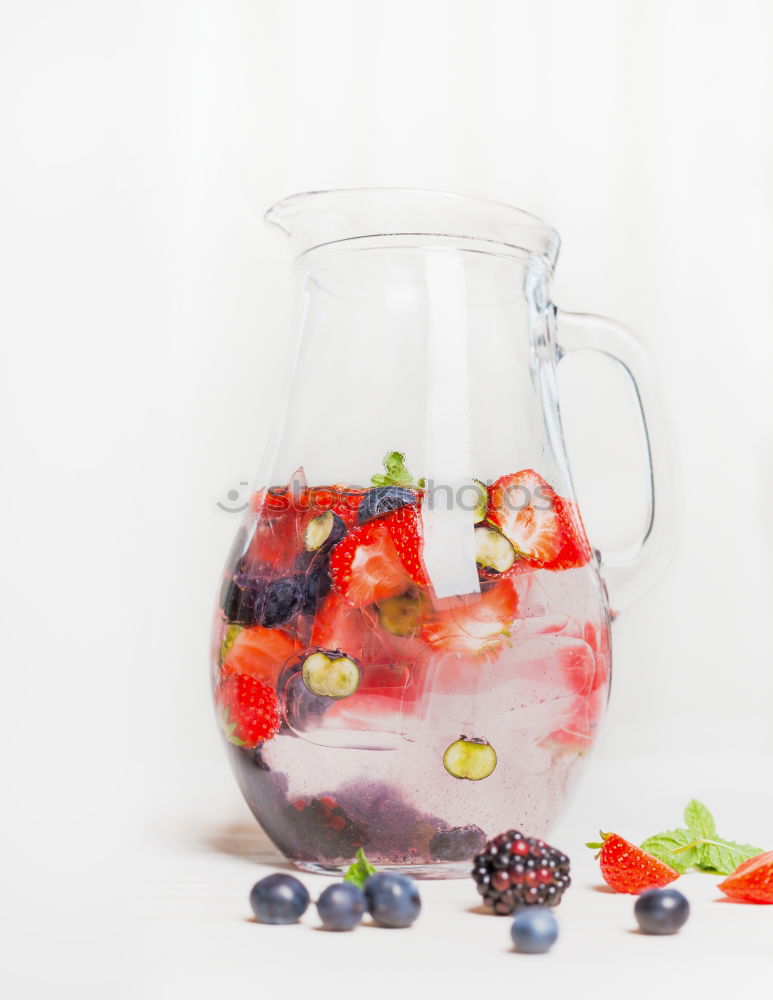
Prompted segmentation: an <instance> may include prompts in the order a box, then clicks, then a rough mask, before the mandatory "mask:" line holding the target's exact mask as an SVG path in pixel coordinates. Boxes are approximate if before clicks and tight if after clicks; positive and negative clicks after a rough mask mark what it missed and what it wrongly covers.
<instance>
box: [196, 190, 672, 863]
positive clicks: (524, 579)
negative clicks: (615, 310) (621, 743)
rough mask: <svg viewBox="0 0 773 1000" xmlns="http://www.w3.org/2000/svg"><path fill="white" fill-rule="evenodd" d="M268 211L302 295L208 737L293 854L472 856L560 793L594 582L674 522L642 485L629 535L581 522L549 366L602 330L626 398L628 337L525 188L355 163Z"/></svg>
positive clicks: (580, 708) (222, 606) (587, 659)
mask: <svg viewBox="0 0 773 1000" xmlns="http://www.w3.org/2000/svg"><path fill="white" fill-rule="evenodd" d="M266 218H267V221H268V222H270V223H272V224H273V225H276V226H278V227H279V228H280V229H281V230H283V232H284V233H286V234H287V236H288V237H289V240H290V244H291V247H292V251H293V257H294V268H295V274H296V277H297V289H298V291H297V305H298V312H297V323H296V325H295V335H294V342H293V344H292V351H293V362H292V375H291V378H289V379H288V382H287V396H286V401H285V404H284V407H283V410H282V415H281V419H280V420H279V422H278V424H277V425H276V427H275V431H274V434H273V437H272V438H271V443H270V445H269V447H268V450H267V453H266V456H265V459H264V463H263V467H262V469H261V471H260V474H259V476H258V480H257V483H256V487H255V490H254V493H253V495H252V502H251V504H250V507H249V509H248V510H247V511H246V513H245V517H244V520H243V523H242V525H241V527H240V529H239V532H238V535H237V538H236V541H235V544H234V546H233V549H232V551H231V554H230V556H229V558H228V562H227V565H226V570H225V576H224V580H223V585H222V589H221V593H220V600H219V603H218V608H217V612H216V616H215V626H214V637H213V658H212V684H213V692H214V701H215V708H216V713H217V718H218V721H219V724H220V727H221V729H222V732H223V736H224V739H225V745H226V747H227V749H228V753H229V755H230V758H231V763H232V766H233V770H234V772H235V775H236V778H237V781H238V783H239V786H240V788H241V791H242V793H243V795H244V797H245V799H246V800H247V803H248V805H249V807H250V809H251V810H252V812H253V813H254V815H255V816H256V818H257V819H258V821H259V823H260V824H261V826H262V827H263V829H264V830H265V832H266V833H267V835H268V836H269V837H270V839H271V840H272V841H273V843H274V844H275V845H276V847H277V848H278V849H279V850H280V851H281V852H282V853H283V854H284V855H285V856H286V857H287V858H289V859H291V860H292V861H293V862H294V863H295V864H296V865H297V866H298V867H300V868H303V869H306V870H309V871H316V872H337V871H341V870H342V869H344V868H345V867H346V866H348V865H349V863H350V862H351V861H352V859H353V857H354V855H355V853H356V852H357V850H358V849H359V848H363V849H364V851H365V853H366V854H367V857H368V858H369V860H370V861H371V862H373V863H374V864H376V865H378V866H380V867H383V868H387V869H396V870H406V871H409V872H410V873H411V874H414V875H419V876H434V877H447V876H454V875H461V874H467V873H468V872H469V860H470V858H472V857H473V855H475V854H476V853H477V852H478V851H479V850H480V849H481V847H482V846H483V844H484V842H485V840H486V839H487V838H489V837H492V836H495V835H497V834H499V833H501V832H503V831H505V830H508V829H511V828H518V829H521V830H523V831H524V833H525V834H527V835H529V836H540V837H541V836H543V835H544V834H546V833H547V832H548V831H549V830H550V828H551V825H552V824H553V823H554V822H555V821H556V819H557V817H558V816H559V814H560V812H561V810H562V808H563V807H564V804H565V803H566V801H567V797H568V794H569V792H570V789H571V787H572V785H573V783H574V782H575V779H576V777H577V773H578V771H579V770H580V766H581V764H582V762H583V760H584V759H585V757H586V756H587V752H588V749H589V748H590V746H591V744H592V743H593V740H594V737H595V734H596V731H597V727H598V724H599V721H600V719H601V716H602V715H603V712H604V708H605V705H606V702H607V697H608V692H609V683H610V670H611V657H610V637H609V623H610V606H609V603H608V596H607V584H608V585H609V593H610V594H611V595H612V601H613V602H614V603H613V610H614V611H617V610H618V609H619V607H620V606H621V605H622V604H623V603H625V602H627V601H628V600H630V599H631V598H632V597H633V596H636V594H637V593H638V592H639V591H640V590H641V589H642V588H643V587H645V586H646V585H647V584H648V583H649V582H650V581H651V579H652V577H653V575H654V573H655V571H656V570H657V569H658V568H659V565H660V563H661V562H662V557H663V554H664V551H665V550H666V549H667V548H668V546H667V544H666V542H665V539H664V529H663V526H661V524H660V521H661V520H662V519H661V518H660V517H659V518H658V530H657V534H656V531H655V525H654V510H655V505H654V491H651V495H650V497H649V511H648V515H647V519H646V524H645V525H644V526H643V530H642V535H641V540H640V541H638V542H637V543H636V544H634V545H632V546H631V547H630V548H629V549H628V550H626V551H625V552H618V553H603V554H602V553H599V552H598V551H596V550H594V549H593V548H592V547H591V545H590V544H589V542H588V539H587V537H586V533H585V529H584V527H583V522H582V518H581V516H580V512H579V510H578V507H577V504H576V501H575V499H574V494H573V489H572V480H571V476H570V471H569V467H568V462H567V455H566V452H565V449H564V444H563V439H562V432H561V421H560V416H559V405H558V395H557V390H556V366H557V364H558V363H559V361H560V359H561V358H562V356H563V355H564V353H565V352H566V351H569V350H575V349H579V348H592V349H595V350H600V351H602V352H605V353H606V354H608V355H611V356H612V357H613V358H615V359H616V360H618V361H619V362H620V363H621V364H622V366H623V367H624V369H625V371H626V372H627V374H628V375H629V376H630V378H631V379H632V381H633V384H634V387H635V388H636V399H637V400H638V401H639V404H640V405H641V401H642V396H643V395H644V394H646V393H649V391H650V385H649V380H648V378H647V377H646V372H647V367H646V360H645V358H644V357H643V356H642V353H641V351H640V349H639V348H638V346H637V344H636V342H635V341H634V340H633V339H632V338H631V336H630V335H629V334H627V333H626V332H625V331H624V330H622V329H621V328H620V327H619V326H617V325H616V324H614V323H612V322H611V321H609V320H604V319H600V318H598V317H590V316H577V315H570V314H566V313H563V312H561V311H559V310H558V309H556V307H555V306H554V305H553V304H552V303H551V300H550V294H549V285H550V280H551V275H552V272H553V268H554V265H555V261H556V256H557V253H558V247H559V240H558V235H557V233H556V232H555V231H554V230H552V229H551V228H550V227H548V226H547V225H545V224H544V223H542V222H541V221H540V220H538V219H537V218H535V217H533V216H531V215H529V214H527V213H525V212H523V211H520V210H518V209H515V208H511V207H509V206H506V205H501V204H497V203H494V202H488V201H483V200H479V199H474V198H467V197H462V196H457V195H450V194H440V193H434V192H425V191H410V190H388V189H384V190H350V191H327V192H314V193H309V194H301V195H296V196H295V197H292V198H288V199H286V200H285V201H282V202H280V203H279V204H277V205H275V206H274V207H273V208H272V209H270V211H269V212H268V214H267V216H266ZM634 373H635V374H634ZM648 409H649V407H648ZM650 415H651V414H650ZM641 416H642V428H643V439H644V443H645V453H646V455H647V457H648V459H649V462H650V466H649V469H650V483H652V482H653V476H652V460H653V455H654V454H655V452H656V450H657V449H656V448H655V447H654V440H653V436H654V433H655V428H654V427H653V425H652V422H651V421H650V423H649V425H648V424H647V423H645V421H644V410H643V409H642V413H641ZM660 500H661V498H659V502H660ZM602 572H603V577H602Z"/></svg>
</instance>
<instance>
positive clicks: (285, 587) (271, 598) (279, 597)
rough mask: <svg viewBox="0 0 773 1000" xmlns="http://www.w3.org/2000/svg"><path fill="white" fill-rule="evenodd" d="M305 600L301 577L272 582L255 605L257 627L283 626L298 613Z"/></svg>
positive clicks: (284, 578)
mask: <svg viewBox="0 0 773 1000" xmlns="http://www.w3.org/2000/svg"><path fill="white" fill-rule="evenodd" d="M305 598H306V595H305V591H304V587H303V577H297V576H285V577H282V578H281V579H279V580H273V581H272V582H271V583H269V584H268V586H267V587H266V589H265V591H264V593H263V595H262V599H260V598H259V599H258V602H257V603H256V618H257V623H258V625H263V626H265V627H267V628H276V627H277V626H279V625H284V624H285V623H286V622H288V621H290V619H291V618H292V617H293V615H296V614H297V613H298V612H299V611H300V609H301V607H302V606H303V602H304V600H305Z"/></svg>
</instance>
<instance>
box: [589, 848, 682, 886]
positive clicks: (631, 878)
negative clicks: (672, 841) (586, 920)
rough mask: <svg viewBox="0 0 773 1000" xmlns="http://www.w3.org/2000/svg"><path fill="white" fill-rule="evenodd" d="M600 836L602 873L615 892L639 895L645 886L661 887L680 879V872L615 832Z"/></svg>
mask: <svg viewBox="0 0 773 1000" xmlns="http://www.w3.org/2000/svg"><path fill="white" fill-rule="evenodd" d="M601 836H602V839H603V841H604V843H603V845H602V848H601V851H600V852H599V863H600V865H601V874H602V875H603V877H604V881H605V882H606V883H607V885H608V886H611V888H612V889H614V890H615V891H616V892H626V893H629V894H630V895H633V896H637V895H638V894H639V893H640V892H644V890H645V889H660V888H662V887H663V886H664V885H668V884H669V882H673V881H674V879H677V878H679V872H678V871H675V870H674V869H673V868H671V867H670V866H669V865H667V864H664V863H663V862H662V861H659V860H658V858H656V857H653V855H652V854H648V853H647V852H646V851H643V850H642V849H641V847H636V845H635V844H631V843H629V842H628V841H627V840H623V838H622V837H619V836H618V835H617V834H616V833H602V835H601Z"/></svg>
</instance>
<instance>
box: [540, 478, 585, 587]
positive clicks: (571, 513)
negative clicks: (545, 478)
mask: <svg viewBox="0 0 773 1000" xmlns="http://www.w3.org/2000/svg"><path fill="white" fill-rule="evenodd" d="M556 513H557V514H558V519H559V523H560V526H561V538H562V540H563V544H562V546H561V549H560V551H559V553H558V555H557V556H556V557H555V559H553V560H551V561H550V562H546V563H545V564H544V568H545V569H553V570H558V569H575V568H576V567H577V566H584V565H585V564H586V563H587V562H590V559H591V556H592V554H593V553H592V551H591V547H590V545H589V544H588V539H587V537H586V535H585V526H584V525H583V523H582V518H581V517H580V510H579V508H578V506H577V504H576V503H574V502H573V501H572V500H567V499H566V498H565V497H562V496H559V495H558V494H556Z"/></svg>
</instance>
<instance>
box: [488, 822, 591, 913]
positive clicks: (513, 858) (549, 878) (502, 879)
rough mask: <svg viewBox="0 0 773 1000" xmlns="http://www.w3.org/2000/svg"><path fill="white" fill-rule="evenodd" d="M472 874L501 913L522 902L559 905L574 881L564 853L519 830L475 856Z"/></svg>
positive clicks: (517, 907) (528, 904) (490, 903)
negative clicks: (525, 835) (526, 835)
mask: <svg viewBox="0 0 773 1000" xmlns="http://www.w3.org/2000/svg"><path fill="white" fill-rule="evenodd" d="M472 877H473V878H474V879H475V882H476V884H477V888H478V892H479V893H480V895H481V896H482V897H483V902H484V904H485V905H486V906H489V907H491V909H492V910H493V911H494V913H496V914H499V915H500V916H506V915H507V914H510V913H513V912H514V911H515V910H517V909H519V908H520V907H522V906H556V905H558V903H560V902H561V896H562V895H563V893H564V892H565V891H566V889H567V888H568V887H569V885H570V881H571V880H570V878H569V858H567V856H566V855H565V854H562V853H561V851H559V850H557V849H556V848H555V847H551V846H550V845H549V844H546V843H545V841H544V840H538V839H537V838H535V837H524V835H523V834H522V833H519V832H518V831H517V830H508V832H507V833H502V834H500V835H499V836H498V837H494V839H493V840H490V841H489V842H488V843H487V844H486V847H485V849H484V850H483V851H482V852H481V853H480V854H477V855H476V856H475V858H474V860H473V869H472Z"/></svg>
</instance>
